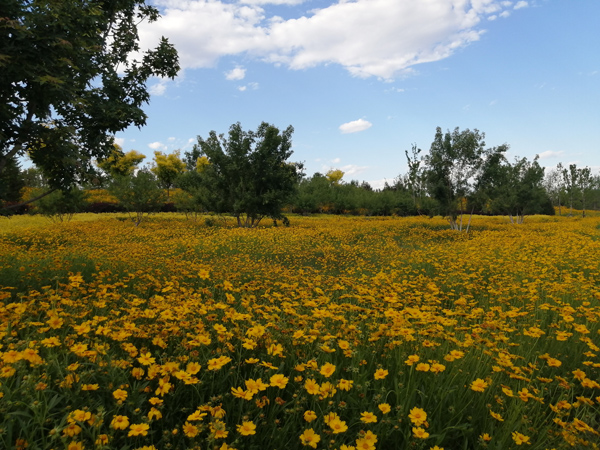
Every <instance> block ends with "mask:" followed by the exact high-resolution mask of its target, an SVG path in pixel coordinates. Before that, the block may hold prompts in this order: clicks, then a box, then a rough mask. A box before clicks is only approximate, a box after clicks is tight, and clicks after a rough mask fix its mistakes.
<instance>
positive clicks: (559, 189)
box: [544, 163, 564, 216]
mask: <svg viewBox="0 0 600 450" xmlns="http://www.w3.org/2000/svg"><path fill="white" fill-rule="evenodd" d="M562 172H563V166H562V163H558V165H557V166H556V169H554V170H551V171H550V172H548V173H547V174H546V176H545V178H544V188H545V189H546V192H547V193H548V195H549V196H550V199H551V200H552V204H553V205H555V206H558V215H559V216H560V215H562V203H561V198H562V195H563V191H564V181H563V174H562Z"/></svg>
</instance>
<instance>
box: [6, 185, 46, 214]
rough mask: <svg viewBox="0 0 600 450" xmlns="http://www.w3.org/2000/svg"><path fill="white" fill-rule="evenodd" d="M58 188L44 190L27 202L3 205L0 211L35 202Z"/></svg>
mask: <svg viewBox="0 0 600 450" xmlns="http://www.w3.org/2000/svg"><path fill="white" fill-rule="evenodd" d="M56 190H57V188H54V189H51V190H49V191H46V192H44V193H43V194H41V195H38V196H37V197H34V198H31V199H29V200H27V201H26V202H21V203H17V204H16V205H8V206H3V207H1V208H0V211H4V210H6V209H15V208H19V207H21V206H25V205H28V204H29V203H33V202H35V201H36V200H39V199H40V198H44V197H45V196H46V195H50V194H52V193H53V192H54V191H56Z"/></svg>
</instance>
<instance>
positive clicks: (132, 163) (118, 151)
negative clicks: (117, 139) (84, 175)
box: [96, 144, 146, 178]
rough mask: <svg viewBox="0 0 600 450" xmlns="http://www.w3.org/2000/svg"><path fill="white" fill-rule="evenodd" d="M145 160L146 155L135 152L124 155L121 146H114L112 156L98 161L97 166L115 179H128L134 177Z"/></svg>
mask: <svg viewBox="0 0 600 450" xmlns="http://www.w3.org/2000/svg"><path fill="white" fill-rule="evenodd" d="M145 158H146V155H143V154H141V153H139V152H137V151H135V150H130V151H128V152H127V153H124V152H123V149H122V148H121V146H120V145H118V144H113V148H112V150H111V153H110V155H109V156H108V157H106V158H103V159H99V160H97V161H96V165H97V166H98V167H100V168H101V169H102V170H104V171H105V172H106V173H108V174H109V175H110V176H111V177H113V178H115V177H126V176H129V175H132V174H133V173H134V172H135V170H136V169H137V168H138V165H139V164H140V163H141V162H142V161H143V160H144V159H145Z"/></svg>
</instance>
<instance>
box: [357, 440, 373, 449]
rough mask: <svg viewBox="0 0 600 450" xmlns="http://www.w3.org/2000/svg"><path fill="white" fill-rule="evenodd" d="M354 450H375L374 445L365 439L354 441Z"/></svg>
mask: <svg viewBox="0 0 600 450" xmlns="http://www.w3.org/2000/svg"><path fill="white" fill-rule="evenodd" d="M356 450H375V444H374V443H373V442H371V441H368V440H366V439H365V438H359V439H357V440H356Z"/></svg>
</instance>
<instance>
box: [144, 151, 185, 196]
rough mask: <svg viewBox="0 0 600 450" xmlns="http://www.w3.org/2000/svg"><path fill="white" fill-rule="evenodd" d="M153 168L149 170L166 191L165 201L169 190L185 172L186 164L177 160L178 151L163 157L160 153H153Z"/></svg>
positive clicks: (179, 159)
mask: <svg viewBox="0 0 600 450" xmlns="http://www.w3.org/2000/svg"><path fill="white" fill-rule="evenodd" d="M154 163H155V165H154V167H152V168H151V169H150V170H152V172H154V175H156V177H157V178H158V181H160V183H161V184H162V185H163V187H164V188H165V189H166V190H167V199H168V198H169V197H170V192H169V191H170V189H171V187H173V183H175V180H176V179H177V177H178V176H179V175H181V174H182V173H183V172H184V171H185V170H186V164H185V163H184V162H183V161H182V160H181V158H179V150H177V151H175V152H173V153H170V154H168V155H165V154H164V153H162V152H158V151H155V152H154Z"/></svg>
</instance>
